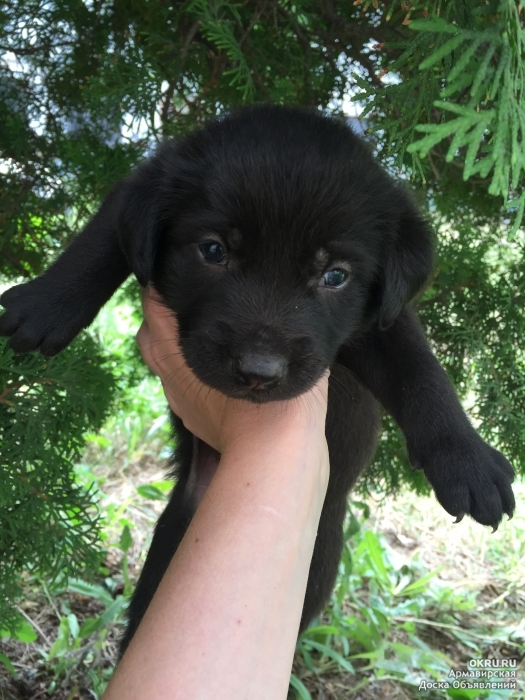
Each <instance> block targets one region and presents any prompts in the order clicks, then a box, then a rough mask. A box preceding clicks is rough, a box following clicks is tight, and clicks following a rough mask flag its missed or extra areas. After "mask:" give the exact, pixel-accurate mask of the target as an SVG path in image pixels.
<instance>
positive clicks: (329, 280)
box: [319, 267, 348, 289]
mask: <svg viewBox="0 0 525 700" xmlns="http://www.w3.org/2000/svg"><path fill="white" fill-rule="evenodd" d="M347 279H348V272H347V271H346V270H341V268H339V267H334V269H333V270H328V271H327V272H325V273H324V275H323V276H322V277H321V279H320V281H319V286H320V287H331V288H332V289H338V288H339V287H342V286H343V285H344V283H345V282H346V280H347Z"/></svg>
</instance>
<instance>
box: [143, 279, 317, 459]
mask: <svg viewBox="0 0 525 700" xmlns="http://www.w3.org/2000/svg"><path fill="white" fill-rule="evenodd" d="M142 308H143V312H144V322H143V324H142V326H141V327H140V329H139V332H138V333H137V343H138V345H139V347H140V350H141V353H142V357H143V358H144V361H145V362H146V364H147V365H148V366H149V368H150V369H151V370H152V371H153V372H154V373H155V374H157V375H158V376H159V377H160V379H161V381H162V385H163V388H164V393H165V394H166V398H167V399H168V402H169V404H170V407H171V409H172V410H173V412H174V413H175V414H176V415H178V416H179V417H180V418H181V420H182V422H183V423H184V425H185V426H186V428H187V429H188V430H189V431H190V432H191V433H193V434H194V435H196V436H197V437H198V438H200V439H201V440H203V441H204V442H206V443H207V444H208V445H211V447H213V448H214V449H216V450H217V451H219V452H221V453H223V452H224V451H225V449H226V448H227V446H228V445H229V444H230V443H231V442H235V441H236V440H237V439H240V438H242V437H243V436H246V435H248V434H249V433H250V431H251V430H257V431H260V430H261V429H265V430H273V431H278V432H279V433H280V434H282V433H283V431H284V432H285V431H292V430H296V429H298V430H300V431H302V430H304V431H305V432H307V433H312V431H313V434H314V436H315V435H316V436H317V437H318V438H319V439H320V440H321V441H322V442H324V441H325V438H324V424H325V419H326V407H327V396H328V372H327V373H326V374H325V375H324V376H323V377H322V378H321V379H320V380H319V382H318V383H317V384H316V385H315V386H314V387H313V388H312V389H311V390H310V391H309V392H306V393H305V394H303V395H302V396H300V397H298V398H296V399H292V400H290V401H280V402H271V403H266V404H253V403H250V402H248V401H244V400H241V399H234V398H231V397H228V396H225V395H224V394H221V393H220V392H219V391H217V390H215V389H212V388H211V387H208V386H206V385H204V384H203V383H202V382H201V381H200V380H199V379H198V378H197V377H196V376H195V374H194V373H193V372H192V371H191V369H190V368H189V367H188V365H187V364H186V362H185V360H184V356H183V354H182V351H181V348H180V345H179V342H178V328H177V321H176V318H175V316H174V314H173V313H172V312H170V311H169V309H167V308H166V307H165V306H164V305H163V304H162V303H161V302H160V301H159V300H158V299H157V298H155V292H154V291H153V290H151V289H150V288H146V289H144V291H143V294H142ZM289 434H290V433H289Z"/></svg>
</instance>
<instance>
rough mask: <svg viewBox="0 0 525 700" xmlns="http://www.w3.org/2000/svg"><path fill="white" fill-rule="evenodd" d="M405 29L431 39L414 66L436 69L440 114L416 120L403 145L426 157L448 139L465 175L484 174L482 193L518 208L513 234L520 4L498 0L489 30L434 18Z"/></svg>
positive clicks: (524, 145)
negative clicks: (440, 83) (428, 49)
mask: <svg viewBox="0 0 525 700" xmlns="http://www.w3.org/2000/svg"><path fill="white" fill-rule="evenodd" d="M410 28H411V29H413V30H415V31H417V32H421V33H425V35H426V36H428V37H429V43H430V44H431V45H434V44H437V48H436V49H435V50H434V51H433V52H432V53H431V54H430V55H429V56H427V57H426V58H425V59H424V60H423V61H422V62H421V63H420V65H419V68H420V70H421V71H428V70H431V69H432V70H434V71H435V75H434V79H435V80H438V79H439V78H442V79H443V83H444V85H443V88H442V90H441V92H440V98H441V99H437V100H433V103H432V104H433V107H435V108H436V109H437V110H438V114H439V115H440V116H439V118H438V119H437V120H435V121H434V122H431V123H424V124H416V125H415V127H414V128H415V131H416V132H419V133H421V134H424V135H423V136H422V137H421V138H419V139H416V140H414V141H413V142H412V143H411V144H410V145H408V147H407V151H408V152H409V153H417V155H418V156H419V157H424V156H426V155H427V154H428V153H429V152H430V151H431V150H432V148H433V147H434V146H436V145H437V144H439V143H441V142H445V143H448V149H447V153H446V161H447V162H451V161H452V160H457V161H460V162H462V164H463V179H464V180H468V179H469V178H471V177H473V176H475V175H477V176H479V177H481V178H488V177H490V184H489V187H488V192H489V193H490V194H492V195H498V196H502V197H504V198H505V200H507V202H508V207H509V208H511V209H515V210H516V216H515V220H514V226H513V229H512V232H511V236H512V235H513V234H515V232H516V230H517V229H518V227H519V225H520V223H521V219H522V216H523V208H524V206H525V192H523V187H522V178H523V174H524V173H525V29H524V27H523V22H522V20H521V18H520V8H518V7H517V5H516V3H514V2H513V1H509V0H505V1H504V2H501V3H500V4H499V6H498V8H497V12H496V13H495V15H494V17H493V22H492V25H491V26H490V27H489V28H483V29H481V28H480V29H465V28H463V27H460V26H457V25H455V24H452V23H449V22H446V21H444V20H442V19H439V18H429V19H427V20H425V19H419V20H416V21H414V22H412V23H411V24H410ZM450 34H453V36H452V38H446V37H448V36H449V35H450ZM443 39H445V40H444V41H443ZM445 59H449V61H450V62H449V64H448V65H447V63H446V60H445Z"/></svg>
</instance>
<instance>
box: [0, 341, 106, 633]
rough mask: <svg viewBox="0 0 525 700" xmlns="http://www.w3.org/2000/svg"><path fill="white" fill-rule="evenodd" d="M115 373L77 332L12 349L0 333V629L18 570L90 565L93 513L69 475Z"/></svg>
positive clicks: (73, 569) (94, 546) (52, 572)
mask: <svg viewBox="0 0 525 700" xmlns="http://www.w3.org/2000/svg"><path fill="white" fill-rule="evenodd" d="M113 388H114V379H113V375H112V373H111V371H110V369H109V368H108V366H107V360H105V359H104V358H103V357H102V356H101V354H100V352H99V350H98V348H97V346H96V344H95V343H94V341H93V340H92V339H91V338H90V337H88V336H87V335H84V336H83V337H81V338H80V339H78V340H77V341H76V342H75V344H74V346H73V347H71V348H68V349H67V350H66V351H65V352H63V353H62V354H60V355H59V356H57V357H55V358H53V359H51V360H44V359H43V358H42V357H41V356H40V355H37V354H32V355H28V356H14V355H13V353H12V352H11V351H10V350H9V349H8V348H7V343H6V342H5V339H0V595H1V597H0V629H5V628H6V626H9V625H10V623H12V621H13V619H14V616H13V614H12V613H13V611H12V609H11V608H10V607H9V606H6V601H11V600H13V599H14V598H15V597H16V595H17V594H19V593H20V574H21V572H24V571H26V572H28V573H33V574H36V575H38V576H40V577H43V578H44V579H46V578H47V579H51V580H56V579H59V578H64V577H66V576H67V575H68V574H73V573H74V574H78V573H79V572H81V571H84V570H86V569H87V570H88V571H90V570H91V571H96V570H97V568H98V567H97V564H98V562H99V559H100V547H99V542H98V531H97V521H98V513H97V510H96V508H95V506H94V504H93V502H92V499H91V495H90V494H89V493H87V492H86V491H85V490H83V489H82V488H81V487H79V486H78V485H77V484H76V482H75V479H74V475H73V472H72V464H74V463H75V462H76V461H77V462H78V460H79V459H80V456H81V454H82V451H83V448H84V433H85V432H86V430H98V429H99V428H100V427H101V425H102V423H103V421H104V418H105V417H106V414H107V410H108V406H109V405H110V400H111V397H112V392H113Z"/></svg>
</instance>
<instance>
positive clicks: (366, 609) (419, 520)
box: [0, 304, 525, 700]
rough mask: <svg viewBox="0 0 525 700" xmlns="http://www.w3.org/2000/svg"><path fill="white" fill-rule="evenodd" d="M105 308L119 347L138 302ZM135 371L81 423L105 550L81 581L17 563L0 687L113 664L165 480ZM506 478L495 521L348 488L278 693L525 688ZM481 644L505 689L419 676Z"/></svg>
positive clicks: (410, 693)
mask: <svg viewBox="0 0 525 700" xmlns="http://www.w3.org/2000/svg"><path fill="white" fill-rule="evenodd" d="M105 313H106V314H111V313H112V314H113V315H112V316H106V318H104V317H102V320H101V325H100V326H99V329H101V332H103V333H104V342H105V343H106V344H108V345H110V346H113V350H114V351H115V352H120V353H121V354H122V357H126V353H127V352H129V351H130V346H129V343H127V341H124V340H123V338H124V337H129V329H130V326H132V325H133V324H135V327H136V325H137V318H136V316H134V314H133V312H132V311H131V309H130V308H129V307H126V306H125V305H122V304H121V305H120V306H119V307H118V308H117V311H116V312H115V311H114V310H113V312H112V311H111V309H109V310H108V311H106V312H105ZM115 314H116V315H115ZM121 346H124V347H121ZM122 366H123V367H124V368H125V363H123V365H122ZM133 372H135V370H134V369H133V368H131V369H129V371H128V372H127V373H126V371H124V370H123V372H122V385H123V390H124V391H123V399H122V401H121V403H120V405H119V406H118V407H117V408H116V410H115V412H114V414H113V415H112V416H111V418H110V419H109V420H108V422H107V424H106V426H105V429H104V430H103V431H102V432H101V434H100V435H87V436H86V453H85V456H84V460H83V461H82V463H80V464H78V465H77V466H76V473H77V478H78V480H79V482H81V483H82V484H84V485H85V486H90V485H91V484H95V485H96V487H97V495H96V499H97V505H98V507H99V509H100V511H101V513H102V515H103V529H102V537H103V541H104V544H105V547H106V550H107V554H106V557H105V560H104V561H103V563H102V565H101V567H100V570H99V571H98V572H96V575H95V577H94V579H93V580H92V581H80V580H72V581H69V582H68V583H67V585H65V584H64V583H62V585H60V584H58V583H54V584H51V583H50V582H46V581H41V580H38V579H37V578H34V577H30V576H29V575H28V576H26V578H25V582H24V587H25V597H24V599H23V600H22V601H20V603H19V609H20V611H21V613H22V615H23V617H24V625H23V626H22V627H21V628H20V629H19V631H18V634H17V636H16V637H8V636H4V637H3V638H2V641H1V645H0V698H1V699H2V700H15V699H16V700H19V699H23V698H27V699H33V698H34V699H35V700H36V699H39V700H45V699H47V698H53V699H54V700H74V699H76V698H100V697H101V695H102V693H103V690H104V688H105V686H106V684H107V682H108V680H109V678H110V676H111V673H112V669H113V666H114V663H115V660H116V649H117V643H118V638H119V635H120V634H121V632H122V629H123V624H124V622H123V620H124V611H125V606H126V601H127V598H128V596H129V594H130V592H131V591H132V590H133V585H134V582H135V581H136V579H137V577H138V574H139V573H140V569H141V566H142V564H143V561H144V557H145V552H146V551H147V546H148V542H149V539H150V537H151V533H152V530H153V526H154V523H155V521H156V519H157V518H158V515H159V514H160V512H161V511H162V508H163V507H164V504H165V501H166V498H167V493H168V491H169V489H170V487H171V484H170V482H169V481H167V480H166V478H165V473H166V460H167V457H168V456H169V432H168V425H167V420H166V410H165V400H164V397H163V395H162V390H161V388H160V383H159V382H157V381H156V380H155V379H153V378H152V377H150V376H148V375H147V374H146V373H145V372H143V373H142V374H141V373H140V372H139V374H138V375H136V374H133ZM130 376H132V380H129V377H130ZM516 493H517V500H518V507H517V513H516V515H515V517H514V519H513V520H512V521H510V522H504V523H502V525H501V526H500V529H499V530H498V532H496V533H495V534H490V532H489V530H487V529H485V528H483V527H481V526H480V525H478V524H476V523H474V522H473V521H471V520H464V521H463V522H462V523H460V524H458V525H453V524H452V518H451V517H450V516H448V515H447V514H446V513H445V512H444V511H443V510H442V509H441V507H440V506H439V505H438V504H437V503H436V501H435V500H434V499H433V498H422V497H416V496H415V495H414V494H412V493H408V492H407V493H404V494H402V495H400V496H399V497H397V498H386V499H379V498H378V499H377V500H374V499H369V500H368V501H367V502H354V503H352V504H351V508H350V509H349V512H348V516H347V520H346V523H345V527H346V537H345V541H346V544H345V549H344V553H343V558H342V561H341V565H340V574H339V578H338V581H337V585H336V588H335V590H334V594H333V596H332V599H331V601H330V604H329V605H328V606H327V608H326V610H325V611H324V613H323V614H322V615H321V616H320V618H319V619H318V620H315V621H314V623H313V624H312V626H311V627H310V628H309V629H308V630H306V632H305V633H304V634H303V635H302V636H301V638H300V639H299V641H298V644H297V650H296V655H295V661H294V667H293V674H292V678H291V686H290V694H289V698H290V699H293V700H295V699H296V698H299V699H300V700H310V699H311V700H343V699H345V698H353V699H354V700H369V699H370V700H371V699H372V698H374V700H375V699H377V698H392V699H394V700H395V699H397V698H400V699H401V698H402V699H404V700H407V699H412V698H414V699H415V698H460V699H464V698H465V699H466V698H483V699H484V700H501V699H503V698H511V697H512V698H520V697H525V682H524V680H523V669H524V666H525V661H524V658H525V621H524V620H525V615H524V612H525V484H523V483H518V484H517V485H516ZM488 658H495V659H500V660H502V659H506V660H510V659H513V660H514V659H516V662H517V664H518V668H517V669H516V671H517V686H516V689H515V690H513V691H509V690H501V689H492V690H488V689H480V688H478V689H477V690H469V689H467V688H462V687H461V681H463V682H464V681H465V679H464V678H463V677H459V678H458V680H457V683H458V685H459V687H458V688H453V687H450V688H448V689H446V688H443V687H441V688H437V687H436V688H433V687H431V686H428V687H427V689H423V688H422V685H421V684H422V682H424V683H425V684H432V683H433V684H443V683H448V684H449V685H450V686H452V684H453V682H454V680H456V679H455V678H454V677H453V676H451V675H450V673H451V670H453V671H455V672H457V673H465V672H466V671H467V668H468V666H467V665H468V662H469V660H470V659H488ZM520 674H521V676H520Z"/></svg>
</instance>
